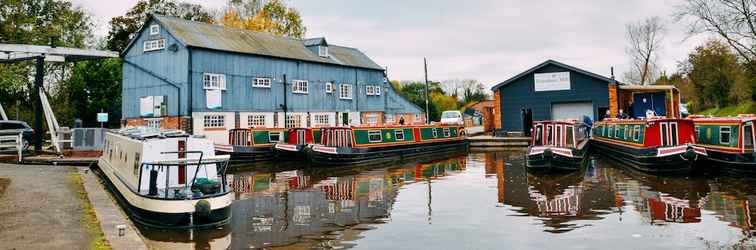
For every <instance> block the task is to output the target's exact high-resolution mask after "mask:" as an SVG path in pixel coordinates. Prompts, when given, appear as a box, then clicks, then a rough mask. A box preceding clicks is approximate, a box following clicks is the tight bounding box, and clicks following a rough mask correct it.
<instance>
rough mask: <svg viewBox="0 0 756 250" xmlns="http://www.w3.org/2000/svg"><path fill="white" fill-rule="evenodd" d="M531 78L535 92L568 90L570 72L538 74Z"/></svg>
mask: <svg viewBox="0 0 756 250" xmlns="http://www.w3.org/2000/svg"><path fill="white" fill-rule="evenodd" d="M533 78H534V82H535V91H556V90H570V72H555V73H540V74H534V75H533Z"/></svg>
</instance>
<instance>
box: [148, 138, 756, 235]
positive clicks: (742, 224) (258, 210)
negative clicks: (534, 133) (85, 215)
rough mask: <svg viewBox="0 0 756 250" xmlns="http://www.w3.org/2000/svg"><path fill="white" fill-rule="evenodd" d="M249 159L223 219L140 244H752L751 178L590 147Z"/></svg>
mask: <svg viewBox="0 0 756 250" xmlns="http://www.w3.org/2000/svg"><path fill="white" fill-rule="evenodd" d="M250 169H253V168H252V167H249V168H238V169H236V170H234V173H231V174H230V175H229V180H232V184H233V188H234V190H235V192H236V200H235V201H234V203H233V205H232V209H233V218H232V222H231V223H230V224H229V225H227V226H224V227H221V228H216V229H210V230H193V231H160V230H150V229H141V233H142V234H143V235H144V236H145V237H146V238H147V244H148V245H149V246H150V247H153V248H161V249H175V248H183V249H185V248H196V249H226V248H230V249H245V248H277V247H281V248H294V249H300V248H360V249H493V248H497V249H720V248H728V249H729V248H732V247H734V248H738V249H743V248H747V249H751V248H756V241H754V240H753V239H752V238H751V235H752V232H753V229H754V223H756V219H754V218H756V189H755V187H756V180H754V179H746V178H740V177H734V176H700V177H658V176H652V175H647V174H643V173H639V172H635V171H631V170H629V169H627V168H626V167H623V166H622V165H620V164H618V163H617V162H614V161H611V160H609V159H603V158H599V157H594V158H592V160H591V162H590V164H589V166H588V168H587V169H586V170H585V171H581V172H575V173H570V174H558V175H543V174H532V173H528V171H527V170H526V169H525V167H524V160H523V153H522V152H487V153H471V154H469V155H459V156H453V157H448V158H444V159H436V160H431V161H421V162H407V163H401V164H395V165H391V166H378V167H373V168H360V169H351V168H326V169H323V168H308V167H305V166H298V165H297V164H296V163H283V164H276V163H269V164H267V165H264V166H262V167H261V166H260V165H258V166H255V167H254V169H256V170H250ZM260 169H263V170H260ZM752 208H753V210H752ZM752 211H753V212H752Z"/></svg>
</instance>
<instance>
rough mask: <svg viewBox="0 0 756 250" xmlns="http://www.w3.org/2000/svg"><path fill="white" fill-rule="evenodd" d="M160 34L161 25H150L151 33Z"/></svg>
mask: <svg viewBox="0 0 756 250" xmlns="http://www.w3.org/2000/svg"><path fill="white" fill-rule="evenodd" d="M157 34H160V25H157V24H153V25H150V35H157Z"/></svg>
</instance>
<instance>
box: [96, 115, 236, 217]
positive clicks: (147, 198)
mask: <svg viewBox="0 0 756 250" xmlns="http://www.w3.org/2000/svg"><path fill="white" fill-rule="evenodd" d="M228 159H229V156H227V155H226V156H215V155H214V149H213V143H212V141H210V140H208V139H205V138H197V137H193V136H190V135H187V134H185V133H183V132H180V131H165V130H158V129H154V128H128V129H122V130H119V131H117V132H108V133H107V134H106V135H105V145H104V150H103V155H102V156H101V157H100V159H99V160H98V164H97V165H98V166H99V169H100V172H101V173H102V175H104V177H105V178H104V179H105V180H106V184H107V186H108V188H109V189H110V190H111V191H112V192H113V193H114V196H115V197H116V198H117V200H118V202H119V203H120V204H122V205H123V206H124V210H125V211H126V212H127V214H128V215H129V217H130V218H132V220H133V221H135V222H137V223H139V224H142V225H146V226H151V227H158V228H186V227H209V226H217V225H222V224H226V223H228V222H229V220H230V218H231V207H230V206H231V202H232V201H233V199H234V193H233V192H232V191H231V189H230V187H229V186H228V183H227V181H226V169H227V168H228Z"/></svg>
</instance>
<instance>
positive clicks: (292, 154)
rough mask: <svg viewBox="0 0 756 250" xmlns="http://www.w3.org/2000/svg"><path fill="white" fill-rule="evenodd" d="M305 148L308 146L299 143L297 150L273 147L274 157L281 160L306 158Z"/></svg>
mask: <svg viewBox="0 0 756 250" xmlns="http://www.w3.org/2000/svg"><path fill="white" fill-rule="evenodd" d="M305 148H307V146H306V145H297V151H290V150H284V149H277V148H273V157H274V158H275V159H276V160H281V161H298V160H306V159H307V154H306V153H305Z"/></svg>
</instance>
